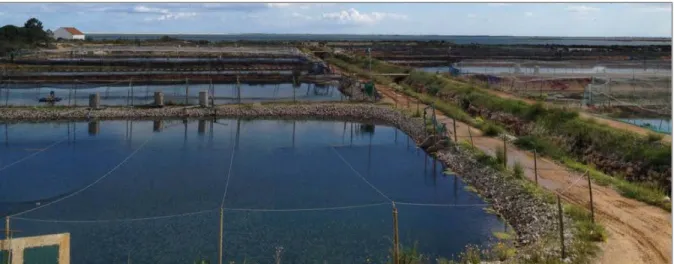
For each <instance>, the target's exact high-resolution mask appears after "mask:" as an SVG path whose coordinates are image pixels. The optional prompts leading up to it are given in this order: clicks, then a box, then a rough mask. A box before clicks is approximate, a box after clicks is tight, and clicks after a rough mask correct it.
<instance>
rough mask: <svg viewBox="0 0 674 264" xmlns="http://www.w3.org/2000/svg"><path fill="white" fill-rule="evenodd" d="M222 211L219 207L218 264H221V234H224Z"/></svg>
mask: <svg viewBox="0 0 674 264" xmlns="http://www.w3.org/2000/svg"><path fill="white" fill-rule="evenodd" d="M223 211H224V209H223V208H222V207H220V243H219V245H220V247H218V264H222V246H223V245H222V233H223V232H224V230H223V226H224V222H223Z"/></svg>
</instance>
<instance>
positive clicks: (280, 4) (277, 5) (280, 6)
mask: <svg viewBox="0 0 674 264" xmlns="http://www.w3.org/2000/svg"><path fill="white" fill-rule="evenodd" d="M290 5H292V4H290V3H267V7H278V8H285V7H289V6H290Z"/></svg>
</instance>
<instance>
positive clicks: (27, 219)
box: [10, 202, 490, 224]
mask: <svg viewBox="0 0 674 264" xmlns="http://www.w3.org/2000/svg"><path fill="white" fill-rule="evenodd" d="M390 204H391V203H388V202H383V203H367V204H357V205H346V206H334V207H313V208H288V209H272V208H227V207H223V208H222V209H223V210H225V211H236V212H318V211H336V210H349V209H359V208H367V207H376V206H382V205H390ZM396 204H402V205H409V206H427V207H485V206H490V204H426V203H408V202H396ZM220 209H221V208H220V207H218V208H213V209H207V210H200V211H194V212H187V213H180V214H170V215H161V216H149V217H139V218H122V219H96V220H59V219H40V218H30V217H18V216H10V217H11V219H15V220H25V221H31V222H42V223H75V224H77V223H81V224H95V223H114V222H137V221H150V220H161V219H170V218H180V217H187V216H193V215H199V214H205V213H209V212H216V211H218V210H220Z"/></svg>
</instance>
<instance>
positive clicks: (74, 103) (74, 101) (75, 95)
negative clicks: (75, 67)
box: [73, 80, 78, 107]
mask: <svg viewBox="0 0 674 264" xmlns="http://www.w3.org/2000/svg"><path fill="white" fill-rule="evenodd" d="M75 81H77V80H75ZM77 86H78V85H77V84H75V94H74V95H73V105H75V107H77Z"/></svg>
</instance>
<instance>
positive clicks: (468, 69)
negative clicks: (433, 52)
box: [418, 66, 672, 77]
mask: <svg viewBox="0 0 674 264" xmlns="http://www.w3.org/2000/svg"><path fill="white" fill-rule="evenodd" d="M418 69H419V70H422V71H425V72H432V73H435V72H440V73H448V72H451V69H452V68H451V67H447V66H445V67H420V68H418ZM457 69H458V70H459V71H460V72H461V73H462V74H516V73H517V74H535V72H536V69H535V68H534V67H520V68H519V71H518V69H517V68H516V67H505V66H461V67H458V68H457ZM538 74H546V75H574V74H589V75H600V74H620V75H635V76H637V75H638V76H642V75H648V76H661V77H671V76H672V71H671V69H660V68H608V67H603V66H596V67H592V68H558V67H539V68H538Z"/></svg>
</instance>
